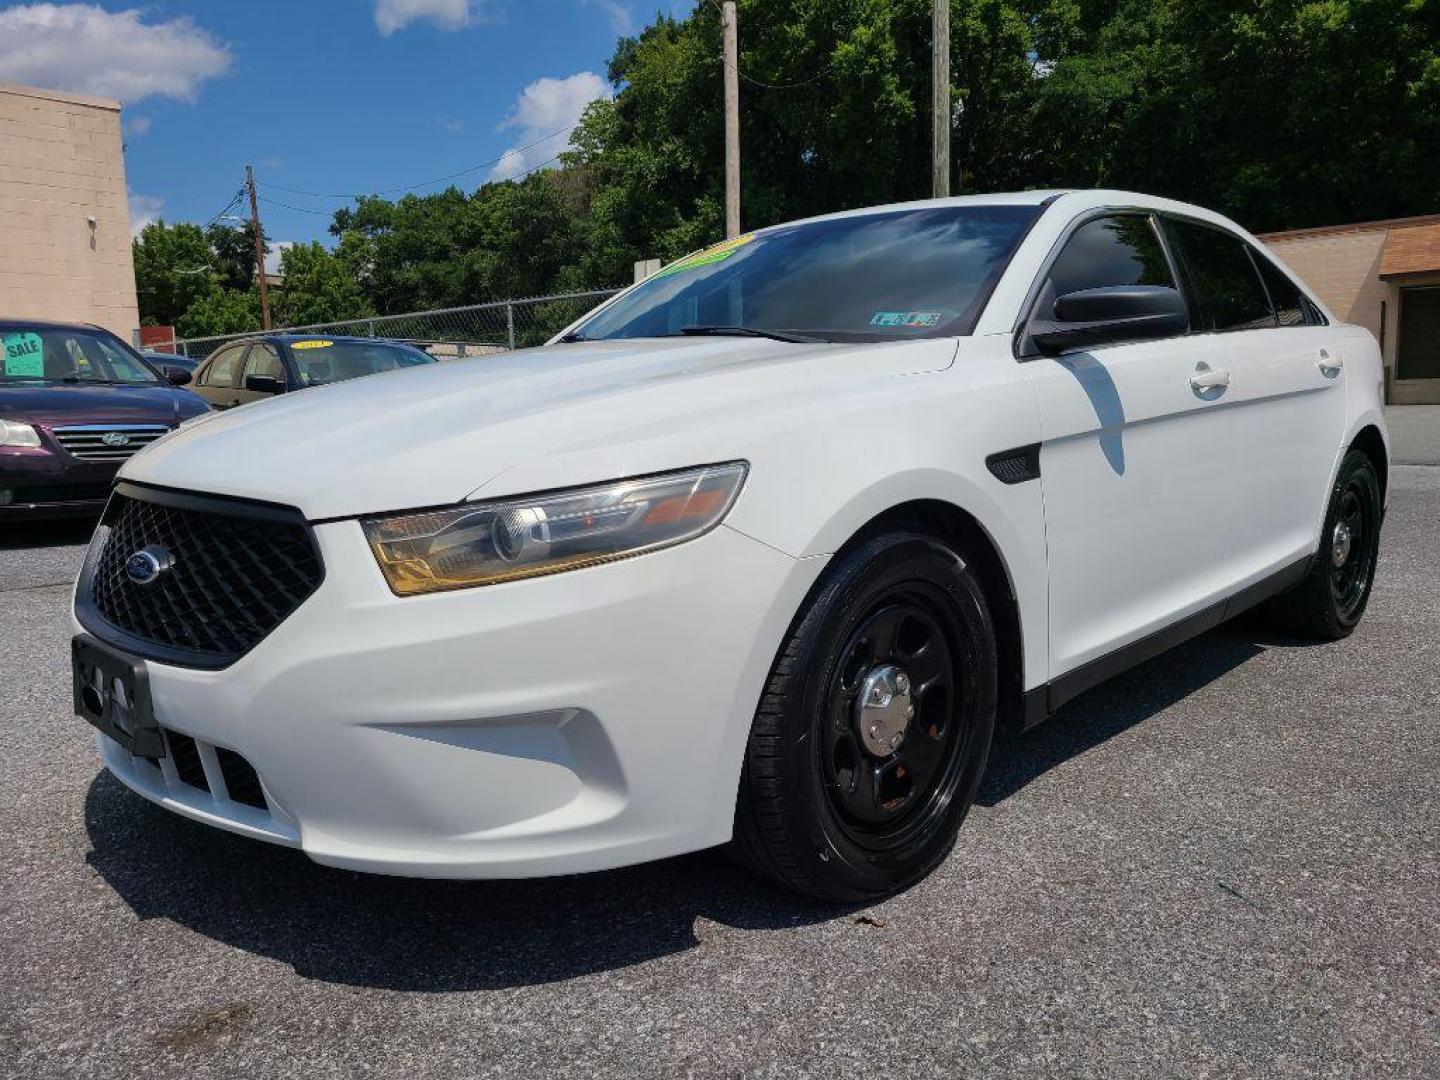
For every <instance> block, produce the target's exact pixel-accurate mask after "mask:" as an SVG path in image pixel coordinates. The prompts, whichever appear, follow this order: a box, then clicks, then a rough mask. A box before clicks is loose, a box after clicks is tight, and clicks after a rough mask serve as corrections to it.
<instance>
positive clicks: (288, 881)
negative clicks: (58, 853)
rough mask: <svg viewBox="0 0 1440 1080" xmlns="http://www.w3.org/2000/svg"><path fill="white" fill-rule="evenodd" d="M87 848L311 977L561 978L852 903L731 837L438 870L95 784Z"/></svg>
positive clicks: (107, 779)
mask: <svg viewBox="0 0 1440 1080" xmlns="http://www.w3.org/2000/svg"><path fill="white" fill-rule="evenodd" d="M85 819H86V823H87V827H88V830H89V835H90V843H91V848H92V850H91V852H90V853H89V855H88V856H87V860H88V862H89V863H90V865H91V866H93V867H94V868H95V870H96V871H98V872H99V874H100V875H101V877H103V878H104V879H105V881H106V882H107V883H108V884H109V885H110V886H111V887H112V888H113V889H114V890H115V891H116V893H117V894H118V895H119V896H120V898H121V899H122V900H124V901H125V903H126V904H127V905H129V907H130V908H131V910H132V911H134V913H135V914H136V916H137V917H139V918H140V919H153V918H164V919H169V920H171V921H172V922H175V923H178V924H179V925H181V926H184V927H187V928H188V929H190V930H193V931H195V932H196V933H199V934H204V935H205V936H206V937H209V938H212V939H214V940H216V941H220V942H223V943H225V944H227V945H230V946H232V947H234V948H237V949H243V950H244V951H246V952H250V953H254V954H257V955H260V956H265V957H269V958H272V959H275V960H278V961H281V962H282V963H285V964H288V965H290V966H291V967H292V968H294V970H295V972H296V973H297V974H299V975H302V976H304V977H306V978H311V979H320V980H323V981H325V982H334V983H341V984H345V985H350V986H363V987H375V988H383V989H390V990H410V991H430V992H444V991H454V990H484V989H502V988H509V987H516V986H529V985H537V984H543V983H550V982H557V981H561V980H565V979H572V978H576V977H578V976H582V975H588V974H592V973H595V972H600V971H609V970H615V969H621V968H626V967H630V966H632V965H635V964H640V963H644V962H645V961H647V960H654V959H658V958H660V957H664V956H667V955H670V954H673V953H679V952H683V951H686V950H688V949H693V948H696V947H698V946H700V945H702V944H703V942H704V939H705V938H706V936H707V935H710V934H714V933H717V932H723V931H721V930H719V929H717V928H716V927H715V926H710V925H707V923H708V924H719V927H733V928H738V929H744V930H772V929H782V928H786V927H791V926H800V925H806V924H810V923H815V922H820V921H824V920H828V919H832V918H836V917H839V916H842V915H844V914H846V913H847V912H848V911H849V910H850V909H848V908H844V907H839V906H836V905H822V904H818V903H815V902H809V901H806V900H805V899H804V898H802V897H799V896H796V895H794V894H792V893H789V892H787V891H785V890H782V889H780V888H779V887H777V886H773V885H771V884H769V883H768V882H766V881H764V880H762V879H760V878H757V877H755V876H753V875H751V874H749V873H747V872H746V871H744V870H742V869H741V868H740V867H739V866H737V865H735V864H733V863H732V862H731V861H730V860H729V859H728V858H727V857H726V856H725V855H724V853H723V852H721V851H719V850H714V851H706V852H699V853H697V854H695V855H687V856H682V857H680V858H674V859H666V860H664V861H661V862H657V863H651V864H648V865H644V866H638V867H632V868H628V869H624V870H615V871H607V872H601V873H594V874H586V875H579V876H572V877H559V878H545V879H536V880H528V881H471V882H465V881H426V880H419V879H406V878H395V877H383V876H377V875H370V874H359V873H354V872H351V871H346V870H335V869H332V868H329V867H323V866H319V865H317V864H315V863H312V862H311V861H310V860H309V859H307V858H306V857H305V856H304V855H303V854H301V853H300V852H298V851H294V850H290V849H287V848H280V847H275V846H272V845H270V844H266V843H262V842H259V841H254V840H249V839H246V838H244V837H239V836H235V835H232V834H230V833H227V832H222V831H220V830H217V829H213V828H210V827H209V826H205V825H201V824H198V823H196V822H192V821H189V820H187V819H185V818H182V817H179V816H178V815H175V814H172V813H171V812H169V811H167V810H163V809H160V808H159V807H156V806H154V805H152V804H151V803H149V802H147V801H146V800H144V799H142V798H141V797H140V796H138V795H136V794H134V793H133V792H131V791H129V790H128V789H127V788H125V787H124V785H122V784H120V783H119V781H117V780H115V779H114V778H113V777H112V776H110V774H109V773H104V772H102V773H101V774H100V775H98V776H97V777H96V778H95V780H94V781H93V782H92V783H91V785H90V790H89V792H88V793H87V796H86V800H85Z"/></svg>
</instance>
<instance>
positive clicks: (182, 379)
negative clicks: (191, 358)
mask: <svg viewBox="0 0 1440 1080" xmlns="http://www.w3.org/2000/svg"><path fill="white" fill-rule="evenodd" d="M161 370H162V371H163V372H164V373H165V378H167V379H169V380H170V384H171V385H172V386H187V385H189V382H190V379H191V375H190V372H188V371H186V370H185V369H184V368H183V367H172V366H171V365H169V364H166V365H165V366H164V367H163V368H162V369H161Z"/></svg>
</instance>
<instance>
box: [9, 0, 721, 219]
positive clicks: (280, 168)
mask: <svg viewBox="0 0 1440 1080" xmlns="http://www.w3.org/2000/svg"><path fill="white" fill-rule="evenodd" d="M693 6H694V0H194V2H189V3H181V2H177V0H159V2H154V0H151V2H147V3H144V4H143V5H137V4H135V3H130V4H125V3H99V4H94V3H90V4H65V3H50V4H33V3H27V4H6V3H4V2H3V0H0V82H20V83H29V84H31V85H40V86H49V87H52V88H55V89H66V90H75V91H80V92H86V93H92V94H101V95H104V96H109V97H117V98H120V99H121V101H122V102H123V103H124V106H125V108H124V112H123V114H122V115H123V118H124V131H125V143H126V169H127V180H128V183H129V187H130V192H131V216H132V219H133V220H135V221H136V222H137V223H140V222H143V221H145V220H148V219H150V218H153V217H156V216H161V217H164V218H165V219H166V220H171V221H175V220H186V221H196V222H200V223H202V224H203V223H204V222H206V221H207V220H209V219H210V218H211V217H212V216H213V215H214V214H216V213H217V212H218V211H220V210H221V208H222V207H224V205H225V204H226V202H227V201H228V200H229V199H230V198H231V196H232V195H233V194H234V193H235V191H236V190H237V189H238V188H239V187H240V185H241V183H242V181H243V177H244V169H245V165H246V164H247V163H251V164H253V165H254V166H255V170H256V178H257V181H258V183H259V185H260V190H261V194H262V195H263V196H265V198H266V201H265V202H262V204H261V216H262V218H263V220H264V222H265V231H266V233H267V234H268V235H269V236H270V237H271V238H272V240H277V241H294V240H310V239H323V238H324V237H325V229H326V226H327V225H328V224H329V212H330V211H331V210H333V209H334V208H335V207H337V206H340V205H344V202H345V200H343V199H338V198H316V197H312V196H308V195H301V194H297V193H295V192H294V191H285V190H281V189H282V188H292V189H300V190H302V191H308V192H365V191H379V190H383V189H387V188H392V187H396V186H399V185H409V184H414V183H416V182H418V181H423V180H428V179H431V178H434V177H440V176H444V175H446V174H449V173H454V172H458V171H460V170H462V169H467V168H470V167H471V166H474V165H477V164H479V163H481V162H486V161H490V160H492V159H497V158H501V157H502V155H505V154H506V153H507V151H509V152H510V155H509V156H508V157H506V158H505V160H504V161H503V162H501V164H500V165H498V166H487V167H485V168H480V169H476V170H475V171H473V172H471V173H469V174H468V175H466V176H463V177H460V178H459V179H457V180H456V181H455V182H456V183H457V184H459V185H461V186H462V187H464V188H466V189H467V190H468V189H469V188H473V187H475V186H478V185H479V184H480V183H482V182H483V181H485V180H487V179H492V178H503V177H505V176H506V175H513V174H516V173H519V172H522V171H523V170H525V169H527V168H531V167H534V166H535V165H537V164H539V163H541V162H543V161H544V160H545V159H548V158H552V157H554V156H555V155H556V154H558V153H559V152H560V151H562V150H563V149H564V148H565V144H566V141H567V139H568V134H561V135H557V136H554V137H551V138H548V139H545V141H543V142H540V144H539V145H538V146H534V147H532V148H531V149H529V150H523V149H521V148H523V147H525V146H526V145H527V144H529V143H532V142H535V141H536V140H540V139H543V138H545V137H546V136H551V135H552V133H553V132H555V131H557V130H560V129H563V128H565V127H567V126H568V125H569V124H571V123H573V121H574V118H575V117H576V116H577V115H578V112H579V110H580V109H581V108H582V107H583V106H584V104H585V102H587V101H589V100H591V99H592V98H594V97H595V96H597V95H598V94H603V93H608V88H607V86H606V85H605V82H604V73H605V64H606V61H607V60H608V59H609V57H610V55H611V52H612V51H613V48H614V45H615V41H616V38H617V36H618V35H620V34H622V33H626V32H633V31H635V30H638V29H639V28H640V27H641V26H642V25H644V24H645V23H646V22H647V21H649V19H650V18H652V17H653V15H654V13H655V12H656V10H657V9H659V10H666V11H671V10H673V11H675V12H677V13H682V12H684V11H688V10H689V9H690V8H692V7H693ZM444 186H445V185H444V184H434V185H430V186H428V187H422V188H419V189H417V190H419V191H421V192H423V191H432V190H439V189H441V188H443V187H444ZM397 194H398V193H397ZM281 203H284V204H286V205H285V206H282V205H279V204H281ZM288 207H294V208H296V209H290V208H288ZM306 211H310V212H306ZM315 211H318V213H317V212H315ZM230 212H231V213H239V212H240V211H239V210H238V209H234V210H231V211H230Z"/></svg>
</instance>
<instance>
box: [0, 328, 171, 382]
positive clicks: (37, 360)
mask: <svg viewBox="0 0 1440 1080" xmlns="http://www.w3.org/2000/svg"><path fill="white" fill-rule="evenodd" d="M0 346H3V348H4V366H3V368H0V384H3V385H7V386H13V385H17V384H20V385H23V384H26V383H33V384H41V383H102V384H105V385H116V386H124V385H128V384H136V385H139V384H145V385H151V384H154V383H157V382H159V381H160V378H159V376H157V375H156V374H155V373H154V372H153V371H151V370H150V368H149V367H147V366H146V365H145V363H144V361H142V360H141V359H140V358H139V357H138V356H136V355H135V354H134V353H132V352H131V351H130V350H129V349H127V348H126V347H125V346H124V345H123V344H121V343H120V341H119V340H118V339H116V338H114V337H112V336H111V335H109V334H107V333H105V332H104V331H103V330H83V329H70V328H55V327H49V326H33V327H30V326H25V325H23V324H21V325H16V324H14V323H7V324H6V325H5V327H4V328H3V329H0Z"/></svg>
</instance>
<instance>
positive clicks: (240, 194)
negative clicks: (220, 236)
mask: <svg viewBox="0 0 1440 1080" xmlns="http://www.w3.org/2000/svg"><path fill="white" fill-rule="evenodd" d="M244 197H245V189H244V188H243V187H242V188H239V189H238V190H237V191H236V192H235V194H234V195H232V196H230V201H229V202H228V203H226V204H225V205H224V206H222V207H221V208H220V210H219V212H218V213H216V214H215V216H214V217H212V218H211V219H210V220H209V221H207V222H205V224H204V225H202V226H201V228H202V229H208V228H209V227H210V226H211V225H214V224H215V222H217V221H219V220H220V219H221V218H222V217H224V216H225V215H226V214H228V213H229V212H230V210H231V209H232V208H233V207H234V206H235V204H236V203H238V202H239V201H240V200H241V199H242V198H244Z"/></svg>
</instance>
